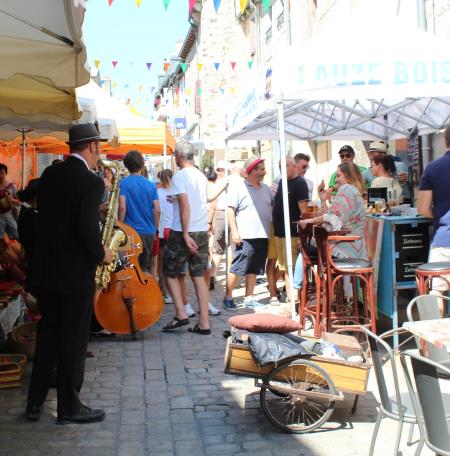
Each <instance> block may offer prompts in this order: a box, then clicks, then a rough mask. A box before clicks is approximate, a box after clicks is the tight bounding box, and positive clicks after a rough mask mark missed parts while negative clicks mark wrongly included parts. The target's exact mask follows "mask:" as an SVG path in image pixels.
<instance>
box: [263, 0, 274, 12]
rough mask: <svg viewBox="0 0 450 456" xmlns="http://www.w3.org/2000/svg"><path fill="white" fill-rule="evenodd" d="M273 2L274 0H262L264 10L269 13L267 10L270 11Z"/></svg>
mask: <svg viewBox="0 0 450 456" xmlns="http://www.w3.org/2000/svg"><path fill="white" fill-rule="evenodd" d="M271 4H272V0H262V6H263V11H264V12H265V13H267V11H269V8H270V5H271Z"/></svg>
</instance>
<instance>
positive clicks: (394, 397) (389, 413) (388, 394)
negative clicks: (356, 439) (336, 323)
mask: <svg viewBox="0 0 450 456" xmlns="http://www.w3.org/2000/svg"><path fill="white" fill-rule="evenodd" d="M361 331H362V332H363V333H365V335H366V336H367V342H368V344H369V351H370V357H371V359H372V369H373V371H374V373H375V378H376V382H377V386H378V392H379V395H380V403H379V405H378V416H377V421H376V423H375V428H374V430H373V434H372V440H371V442H370V450H369V455H370V456H371V455H373V454H374V451H375V444H376V440H377V436H378V431H379V429H380V425H381V421H382V420H383V419H384V418H390V419H392V420H395V421H398V427H397V435H396V439H395V446H394V452H393V455H395V456H397V454H398V450H399V447H400V440H401V436H402V430H403V424H404V423H408V424H410V425H411V426H410V430H409V436H408V441H407V444H408V445H411V444H412V436H413V430H414V425H415V424H418V423H417V421H418V420H417V418H416V416H417V415H416V413H415V409H414V408H413V404H412V399H411V396H410V393H408V392H405V393H402V392H401V391H400V384H399V377H398V373H397V366H396V363H395V355H394V352H393V350H392V348H391V347H390V345H389V344H388V343H387V342H386V339H389V338H391V337H394V335H397V334H399V333H405V330H403V329H402V328H397V329H393V330H390V331H387V332H385V333H383V334H381V335H380V336H377V335H376V334H374V333H373V332H372V331H370V329H368V328H366V327H364V326H363V327H361ZM405 342H406V341H405ZM423 444H424V438H423V435H422V433H421V434H420V439H419V441H418V444H417V445H418V446H417V450H416V453H415V454H416V455H418V454H420V451H421V450H422V447H423Z"/></svg>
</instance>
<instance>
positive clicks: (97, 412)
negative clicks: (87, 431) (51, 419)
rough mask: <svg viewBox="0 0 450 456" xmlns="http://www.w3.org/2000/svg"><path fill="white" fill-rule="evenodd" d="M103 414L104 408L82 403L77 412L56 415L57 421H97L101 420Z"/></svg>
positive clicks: (104, 414) (59, 422)
mask: <svg viewBox="0 0 450 456" xmlns="http://www.w3.org/2000/svg"><path fill="white" fill-rule="evenodd" d="M105 416H106V413H105V411H104V410H102V409H92V408H90V407H86V406H85V405H83V406H82V408H81V410H80V411H79V412H78V413H74V414H73V415H61V416H58V419H57V423H58V424H66V423H97V422H98V421H103V420H104V419H105Z"/></svg>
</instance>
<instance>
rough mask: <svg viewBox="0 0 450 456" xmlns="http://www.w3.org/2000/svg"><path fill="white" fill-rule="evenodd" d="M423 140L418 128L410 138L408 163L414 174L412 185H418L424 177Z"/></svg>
mask: <svg viewBox="0 0 450 456" xmlns="http://www.w3.org/2000/svg"><path fill="white" fill-rule="evenodd" d="M421 147H422V144H421V140H420V136H419V132H418V130H417V128H415V129H414V130H413V131H412V132H411V134H410V136H409V138H408V162H409V169H410V170H411V173H412V176H411V177H412V183H413V184H418V183H419V181H420V176H421V175H422V156H421V154H420V151H421Z"/></svg>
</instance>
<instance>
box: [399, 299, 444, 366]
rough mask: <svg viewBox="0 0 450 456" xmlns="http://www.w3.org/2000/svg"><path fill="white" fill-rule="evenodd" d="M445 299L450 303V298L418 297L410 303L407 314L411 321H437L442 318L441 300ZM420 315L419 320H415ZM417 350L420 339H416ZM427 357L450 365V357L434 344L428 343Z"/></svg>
mask: <svg viewBox="0 0 450 456" xmlns="http://www.w3.org/2000/svg"><path fill="white" fill-rule="evenodd" d="M440 299H443V300H446V301H448V302H450V298H448V297H446V296H437V295H422V296H416V297H415V298H414V299H412V300H411V301H410V303H409V304H408V307H407V308H406V314H407V316H408V320H409V321H417V320H435V319H439V318H442V315H441V311H440V310H439V300H440ZM414 315H418V317H419V318H414ZM416 343H417V348H421V347H420V343H419V338H418V337H416ZM426 345H427V353H428V355H427V357H428V358H429V359H431V360H433V361H435V362H437V363H443V364H448V363H450V355H449V354H448V352H447V351H446V350H444V349H443V348H439V347H436V346H435V345H433V344H430V343H427V344H426Z"/></svg>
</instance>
